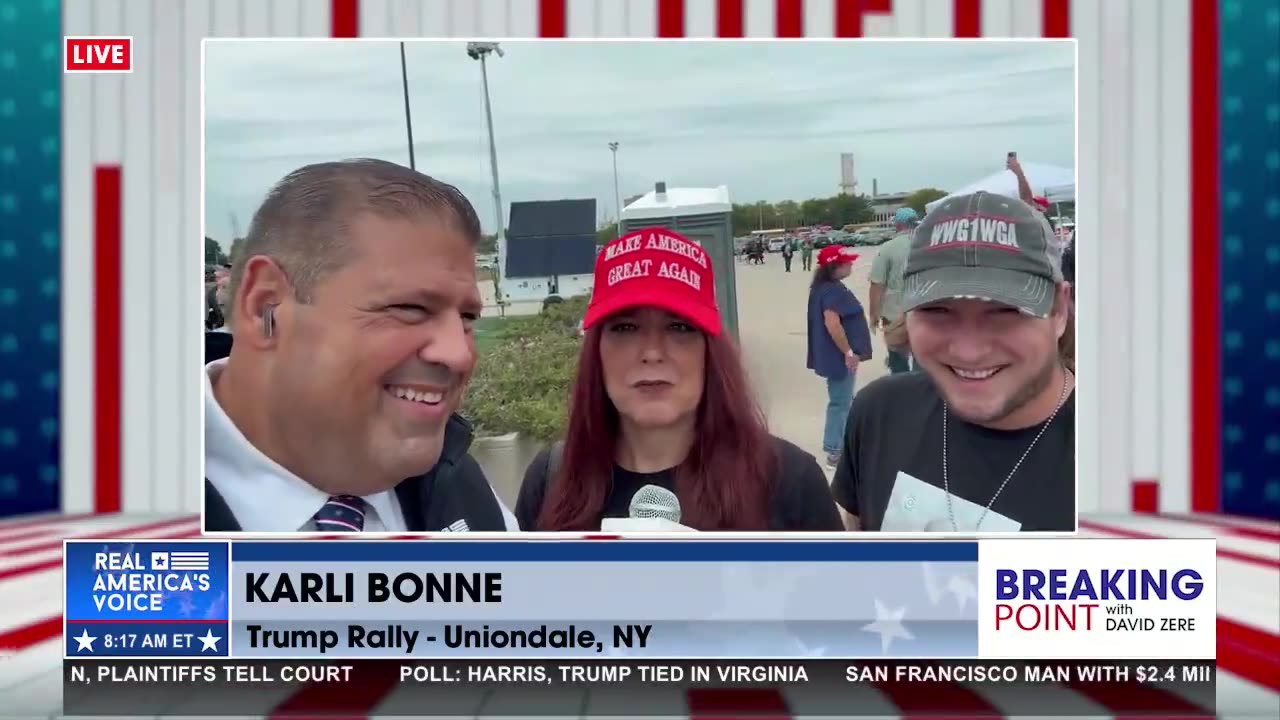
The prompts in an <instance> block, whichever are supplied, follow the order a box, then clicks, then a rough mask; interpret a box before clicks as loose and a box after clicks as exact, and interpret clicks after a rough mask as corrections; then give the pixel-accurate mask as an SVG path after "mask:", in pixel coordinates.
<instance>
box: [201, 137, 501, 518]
mask: <svg viewBox="0 0 1280 720" xmlns="http://www.w3.org/2000/svg"><path fill="white" fill-rule="evenodd" d="M479 238H480V222H479V219H478V218H477V216H476V213H475V210H474V208H472V206H471V203H469V202H468V201H467V199H466V198H465V197H463V196H462V194H461V193H460V192H458V190H457V189H456V188H454V187H453V186H451V185H447V184H445V183H442V182H440V181H438V180H434V179H432V178H430V177H427V176H426V175H423V174H421V173H418V172H416V171H413V170H410V169H408V168H405V167H402V166H399V165H395V164H393V163H389V162H384V161H380V160H347V161H342V162H330V163H321V164H317V165H309V166H307V167H304V168H301V169H299V170H297V171H295V172H293V173H291V174H290V175H289V176H287V177H285V178H284V179H283V180H281V181H280V182H279V183H278V184H277V185H276V186H275V188H273V189H272V191H271V193H270V194H269V195H268V196H267V198H266V200H265V201H264V202H263V204H262V206H261V207H260V208H259V210H258V212H257V213H256V214H255V216H254V218H253V223H252V225H251V226H250V228H249V233H248V235H247V237H246V238H245V240H244V244H243V247H242V248H241V252H240V253H239V257H237V258H236V259H235V260H234V266H233V268H232V273H231V284H230V288H229V298H230V301H229V303H228V308H227V313H228V317H229V319H232V320H233V321H232V322H229V323H228V324H229V325H230V327H231V334H232V337H233V340H232V343H231V345H230V350H229V354H228V355H227V357H225V358H222V359H216V360H213V361H212V362H210V363H209V364H208V366H207V372H206V380H205V459H206V466H205V467H206V470H205V474H206V482H205V529H206V531H209V532H249V533H260V532H299V531H303V532H305V531H317V532H405V531H431V532H438V531H459V530H472V531H495V530H516V529H518V527H517V526H516V522H515V519H514V517H513V516H512V515H511V512H510V511H509V510H508V509H507V508H506V507H505V506H504V505H503V504H502V502H501V501H500V500H499V499H498V498H497V496H496V495H495V494H494V492H493V489H492V487H491V486H490V485H489V483H488V480H487V479H486V478H485V476H484V473H483V472H482V471H481V470H480V467H479V465H477V464H476V462H475V460H473V459H472V458H471V457H469V456H468V455H467V449H468V447H469V445H470V443H471V437H472V433H471V427H470V425H469V423H467V421H466V420H465V419H463V418H462V417H461V416H458V415H456V414H455V412H456V410H457V409H458V406H459V404H460V403H461V401H462V397H463V393H464V390H465V388H466V385H467V382H468V381H469V380H470V378H471V373H472V370H473V368H474V367H475V361H476V349H475V340H474V337H473V335H472V332H471V326H472V323H473V321H474V320H475V319H476V317H477V316H478V315H479V313H480V309H481V300H480V295H479V290H478V287H477V284H476V272H475V245H476V243H477V241H478V240H479Z"/></svg>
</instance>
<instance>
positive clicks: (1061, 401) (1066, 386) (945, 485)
mask: <svg viewBox="0 0 1280 720" xmlns="http://www.w3.org/2000/svg"><path fill="white" fill-rule="evenodd" d="M1070 389H1071V371H1070V370H1066V369H1065V368H1064V369H1063V373H1062V392H1061V393H1060V394H1059V395H1058V406H1057V407H1055V408H1054V409H1053V413H1052V414H1051V415H1049V419H1048V420H1045V421H1044V424H1043V425H1041V426H1040V432H1038V433H1036V436H1035V437H1034V438H1032V440H1031V444H1030V445H1028V446H1027V449H1026V451H1024V452H1023V453H1022V457H1020V458H1018V462H1016V463H1014V464H1013V469H1012V470H1010V471H1009V474H1008V475H1007V476H1006V477H1005V479H1004V482H1002V483H1000V487H998V488H996V494H995V495H992V496H991V501H990V502H988V503H987V506H986V507H985V508H983V509H982V515H980V516H978V524H977V525H974V526H973V530H974V532H977V531H978V528H980V527H982V521H983V520H986V519H987V513H989V512H991V506H992V505H995V504H996V498H998V497H1000V493H1002V492H1004V486H1005V485H1008V484H1009V481H1010V480H1012V479H1013V476H1014V474H1015V473H1017V472H1018V468H1020V467H1022V462H1023V461H1024V460H1026V459H1027V456H1028V455H1030V454H1031V449H1032V448H1034V447H1035V446H1036V443H1038V442H1040V438H1041V437H1042V436H1043V435H1044V431H1045V430H1048V429H1049V426H1050V425H1051V424H1053V419H1054V418H1056V417H1058V411H1059V410H1061V409H1062V406H1063V405H1065V404H1067V391H1068V390H1070ZM949 424H950V423H949V422H948V420H947V402H946V400H943V401H942V491H943V492H944V493H946V494H947V514H948V515H949V516H950V517H951V529H953V530H955V531H956V532H960V526H959V525H958V524H957V523H956V509H955V505H954V504H953V503H952V502H951V483H950V482H949V481H948V478H947V426H948V425H949Z"/></svg>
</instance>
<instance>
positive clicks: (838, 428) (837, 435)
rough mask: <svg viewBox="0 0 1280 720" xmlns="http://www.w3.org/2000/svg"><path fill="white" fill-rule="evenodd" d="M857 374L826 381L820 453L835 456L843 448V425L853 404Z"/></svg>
mask: <svg viewBox="0 0 1280 720" xmlns="http://www.w3.org/2000/svg"><path fill="white" fill-rule="evenodd" d="M857 377H858V373H857V372H856V371H851V372H849V373H848V374H847V375H845V376H844V377H843V378H841V379H839V380H832V379H830V378H828V379H827V422H826V425H825V426H824V427H823V429H822V451H823V452H825V453H826V454H828V455H835V454H836V453H838V452H840V448H842V447H844V425H845V422H847V421H848V420H849V406H850V405H851V404H852V403H853V385H854V381H855V380H856V379H857Z"/></svg>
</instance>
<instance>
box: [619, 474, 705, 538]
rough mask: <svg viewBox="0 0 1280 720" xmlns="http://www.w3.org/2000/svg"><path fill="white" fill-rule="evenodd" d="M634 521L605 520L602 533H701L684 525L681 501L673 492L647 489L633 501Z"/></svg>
mask: <svg viewBox="0 0 1280 720" xmlns="http://www.w3.org/2000/svg"><path fill="white" fill-rule="evenodd" d="M628 512H629V514H630V517H626V518H605V519H604V520H603V521H602V522H601V523H600V529H601V530H606V531H608V530H616V531H626V532H697V531H696V530H694V529H693V528H691V527H686V526H684V525H681V524H680V499H679V498H677V497H676V494H675V493H673V492H671V491H670V490H668V489H666V488H662V487H658V486H657V485H645V486H644V487H642V488H640V489H639V490H637V491H636V494H635V495H633V496H632V497H631V505H630V506H629V509H628Z"/></svg>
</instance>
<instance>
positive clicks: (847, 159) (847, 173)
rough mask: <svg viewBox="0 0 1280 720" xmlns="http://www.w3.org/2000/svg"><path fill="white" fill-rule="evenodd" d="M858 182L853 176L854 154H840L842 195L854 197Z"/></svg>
mask: <svg viewBox="0 0 1280 720" xmlns="http://www.w3.org/2000/svg"><path fill="white" fill-rule="evenodd" d="M857 189H858V181H857V180H856V179H854V175H853V153H840V194H841V195H853V194H854V192H855V191H856V190H857Z"/></svg>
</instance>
